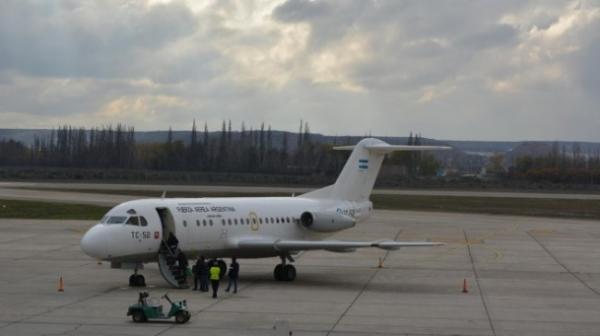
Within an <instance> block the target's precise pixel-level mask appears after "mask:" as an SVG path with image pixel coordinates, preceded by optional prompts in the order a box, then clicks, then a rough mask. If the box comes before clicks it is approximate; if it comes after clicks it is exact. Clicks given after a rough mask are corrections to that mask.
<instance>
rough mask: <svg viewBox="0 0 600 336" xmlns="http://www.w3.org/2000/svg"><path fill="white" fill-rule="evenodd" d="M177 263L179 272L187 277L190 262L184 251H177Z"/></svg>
mask: <svg viewBox="0 0 600 336" xmlns="http://www.w3.org/2000/svg"><path fill="white" fill-rule="evenodd" d="M177 263H178V264H179V265H178V266H179V272H181V274H182V275H183V277H184V278H185V277H187V268H188V260H187V257H186V256H185V254H183V251H181V250H179V249H178V250H177Z"/></svg>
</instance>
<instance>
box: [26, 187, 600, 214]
mask: <svg viewBox="0 0 600 336" xmlns="http://www.w3.org/2000/svg"><path fill="white" fill-rule="evenodd" d="M22 189H29V188H22ZM32 189H33V188H32ZM43 190H52V191H65V192H82V193H94V194H113V195H132V196H142V197H160V195H161V192H157V191H153V190H113V189H76V190H73V189H66V188H65V189H63V188H60V189H59V188H52V189H43ZM261 196H291V195H290V194H289V193H247V192H190V191H168V192H167V197H191V198H193V197H261ZM371 200H372V201H373V205H374V207H375V209H387V210H414V211H439V212H456V213H483V214H494V215H515V216H534V217H559V218H583V219H600V200H581V199H551V198H525V197H523V198H520V197H476V196H472V197H471V196H432V195H390V194H373V195H371Z"/></svg>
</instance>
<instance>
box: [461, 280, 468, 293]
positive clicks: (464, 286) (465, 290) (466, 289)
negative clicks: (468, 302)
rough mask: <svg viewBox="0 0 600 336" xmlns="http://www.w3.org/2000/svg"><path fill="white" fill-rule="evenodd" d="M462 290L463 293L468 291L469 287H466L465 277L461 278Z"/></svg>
mask: <svg viewBox="0 0 600 336" xmlns="http://www.w3.org/2000/svg"><path fill="white" fill-rule="evenodd" d="M462 292H463V293H468V292H469V289H468V288H467V279H466V278H465V279H464V280H463V289H462Z"/></svg>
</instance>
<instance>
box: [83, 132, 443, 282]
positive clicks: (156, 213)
mask: <svg viewBox="0 0 600 336" xmlns="http://www.w3.org/2000/svg"><path fill="white" fill-rule="evenodd" d="M334 149H336V150H351V151H352V153H351V154H350V156H349V158H348V160H347V162H346V164H345V165H344V167H343V169H342V171H341V173H340V175H339V176H338V178H337V180H336V182H335V183H334V184H333V185H330V186H327V187H324V188H321V189H317V190H314V191H311V192H308V193H305V194H302V195H299V196H295V197H231V198H165V197H164V194H163V197H161V198H155V199H140V200H134V201H129V202H125V203H122V204H119V205H117V206H115V207H114V208H112V209H111V210H110V211H108V213H107V214H106V215H105V216H104V217H103V218H102V220H101V221H100V222H99V223H98V224H96V225H94V226H93V227H92V228H90V229H89V230H88V231H87V232H86V233H85V235H84V236H83V238H82V239H81V248H82V250H83V252H85V253H86V254H87V255H89V256H91V257H93V258H96V259H98V260H105V261H110V262H111V267H112V268H128V269H133V270H134V273H133V274H132V275H131V276H130V277H129V285H130V286H145V279H144V276H143V275H141V274H138V270H140V269H143V264H144V263H152V262H158V266H159V271H160V273H161V275H162V277H163V278H164V279H165V280H166V281H167V283H169V284H170V285H171V286H173V287H175V288H187V281H186V277H185V275H184V274H182V273H183V271H182V270H181V269H180V268H179V267H178V266H176V260H177V257H178V253H183V255H184V256H185V258H187V259H195V258H198V257H199V256H204V257H206V258H233V257H236V258H242V259H243V258H269V257H280V259H281V263H280V264H278V265H276V266H275V268H274V270H273V275H274V278H275V280H278V281H293V280H295V278H296V268H295V267H294V266H293V265H292V264H291V262H293V261H294V259H293V255H295V254H297V253H299V252H302V251H310V250H327V251H331V252H352V251H354V250H356V249H358V248H367V247H373V248H380V249H383V250H397V249H399V248H404V247H417V246H436V245H442V244H441V243H436V242H429V241H420V242H419V241H394V240H389V239H382V240H375V241H340V240H328V239H327V237H328V236H331V235H332V234H333V233H335V232H339V231H341V230H346V229H350V228H352V227H354V226H355V225H356V224H357V223H359V222H363V221H365V220H367V219H368V218H369V217H370V216H371V214H372V213H373V203H372V202H371V201H370V200H369V197H370V194H371V191H372V189H373V185H374V183H375V180H376V178H377V175H378V173H379V170H380V168H381V164H382V162H383V159H384V157H385V155H386V154H388V153H391V152H394V151H425V150H447V149H451V147H445V146H407V145H390V144H388V143H386V142H384V141H381V140H379V139H375V138H366V139H362V140H361V141H360V142H358V144H356V145H354V146H341V147H334ZM170 236H173V237H174V238H175V240H174V241H175V242H176V246H173V245H172V242H173V240H170V239H173V238H169V237H170ZM178 251H179V252H178ZM220 267H222V268H224V267H225V265H224V262H223V261H221V262H220Z"/></svg>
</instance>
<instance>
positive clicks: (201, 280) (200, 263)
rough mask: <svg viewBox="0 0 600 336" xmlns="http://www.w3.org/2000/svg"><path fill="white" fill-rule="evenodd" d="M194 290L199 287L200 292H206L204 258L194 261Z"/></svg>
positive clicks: (206, 267)
mask: <svg viewBox="0 0 600 336" xmlns="http://www.w3.org/2000/svg"><path fill="white" fill-rule="evenodd" d="M193 271H194V290H196V289H197V288H198V285H200V291H202V292H208V264H207V263H206V259H205V258H204V256H202V257H200V258H199V259H198V260H197V261H196V265H195V266H194V270H193Z"/></svg>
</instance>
